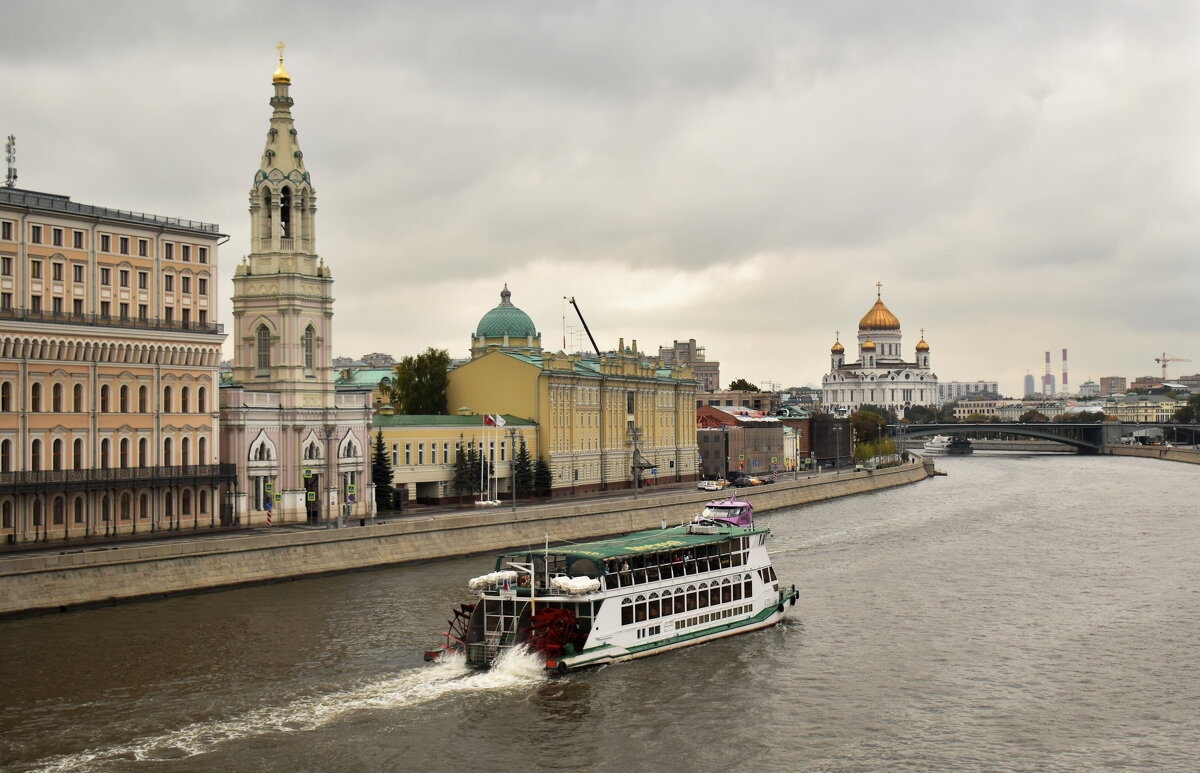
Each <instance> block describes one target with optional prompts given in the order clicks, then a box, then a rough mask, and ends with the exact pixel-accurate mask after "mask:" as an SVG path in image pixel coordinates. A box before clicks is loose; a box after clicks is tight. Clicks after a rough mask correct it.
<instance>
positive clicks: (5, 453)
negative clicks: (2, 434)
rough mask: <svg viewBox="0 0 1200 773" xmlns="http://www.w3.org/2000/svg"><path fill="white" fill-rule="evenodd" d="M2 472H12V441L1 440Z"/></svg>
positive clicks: (0, 462) (0, 470)
mask: <svg viewBox="0 0 1200 773" xmlns="http://www.w3.org/2000/svg"><path fill="white" fill-rule="evenodd" d="M0 472H12V441H11V440H0Z"/></svg>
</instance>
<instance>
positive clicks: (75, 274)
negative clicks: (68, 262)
mask: <svg viewBox="0 0 1200 773" xmlns="http://www.w3.org/2000/svg"><path fill="white" fill-rule="evenodd" d="M71 279H72V280H73V281H74V282H75V283H76V284H79V283H81V282H83V266H79V265H75V266H71Z"/></svg>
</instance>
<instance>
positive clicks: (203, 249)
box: [197, 247, 208, 263]
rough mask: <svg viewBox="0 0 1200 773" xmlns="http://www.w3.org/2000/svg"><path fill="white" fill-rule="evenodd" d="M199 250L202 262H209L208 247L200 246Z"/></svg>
mask: <svg viewBox="0 0 1200 773" xmlns="http://www.w3.org/2000/svg"><path fill="white" fill-rule="evenodd" d="M197 251H198V252H199V255H200V262H201V263H207V262H208V248H207V247H198V248H197Z"/></svg>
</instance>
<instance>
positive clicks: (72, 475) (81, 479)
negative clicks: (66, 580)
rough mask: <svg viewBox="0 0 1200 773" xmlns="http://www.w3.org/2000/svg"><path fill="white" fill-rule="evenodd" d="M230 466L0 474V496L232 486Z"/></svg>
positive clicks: (232, 473) (233, 466) (123, 468)
mask: <svg viewBox="0 0 1200 773" xmlns="http://www.w3.org/2000/svg"><path fill="white" fill-rule="evenodd" d="M236 474H237V466H236V465H233V464H193V465H188V466H178V467H120V468H105V469H90V470H42V471H39V472H31V471H27V470H23V471H20V472H0V494H21V493H61V492H66V491H96V490H103V489H118V488H133V487H135V486H184V485H193V486H194V485H217V484H220V483H232V482H233V480H234V476H235V475H236Z"/></svg>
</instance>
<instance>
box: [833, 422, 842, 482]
mask: <svg viewBox="0 0 1200 773" xmlns="http://www.w3.org/2000/svg"><path fill="white" fill-rule="evenodd" d="M835 421H836V419H835ZM833 466H834V469H835V470H836V472H835V473H834V474H835V475H841V474H842V426H841V425H840V424H834V425H833Z"/></svg>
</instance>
